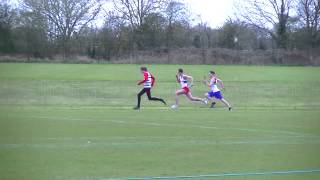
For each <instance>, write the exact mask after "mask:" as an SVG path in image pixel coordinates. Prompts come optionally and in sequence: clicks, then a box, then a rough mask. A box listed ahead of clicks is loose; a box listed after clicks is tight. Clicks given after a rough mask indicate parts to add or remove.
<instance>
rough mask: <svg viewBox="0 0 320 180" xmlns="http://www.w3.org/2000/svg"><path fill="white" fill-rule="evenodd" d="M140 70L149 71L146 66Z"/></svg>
mask: <svg viewBox="0 0 320 180" xmlns="http://www.w3.org/2000/svg"><path fill="white" fill-rule="evenodd" d="M140 70H141V71H147V70H148V69H147V67H144V66H143V67H141V68H140Z"/></svg>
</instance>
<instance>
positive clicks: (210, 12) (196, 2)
mask: <svg viewBox="0 0 320 180" xmlns="http://www.w3.org/2000/svg"><path fill="white" fill-rule="evenodd" d="M10 1H11V2H12V3H13V4H16V3H17V1H18V0H9V2H10ZM181 1H182V2H184V3H185V4H186V5H187V7H188V8H189V9H190V11H191V12H192V13H193V14H194V17H193V18H194V19H195V23H199V22H200V20H202V21H203V22H207V23H208V24H209V26H211V27H213V28H215V27H219V26H222V25H223V23H224V22H225V20H226V19H227V18H228V17H230V16H233V13H234V1H236V0H181ZM197 15H198V16H197ZM200 17H201V19H200ZM102 23H103V20H98V24H100V25H102Z"/></svg>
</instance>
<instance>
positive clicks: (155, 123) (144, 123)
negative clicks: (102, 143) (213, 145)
mask: <svg viewBox="0 0 320 180" xmlns="http://www.w3.org/2000/svg"><path fill="white" fill-rule="evenodd" d="M30 118H38V119H49V120H50V119H51V120H57V119H59V120H67V121H87V122H94V121H98V122H111V123H117V124H135V125H145V126H157V127H175V128H199V129H213V130H231V131H245V132H254V133H268V134H283V135H292V136H305V137H320V136H317V135H313V134H305V133H297V132H292V131H284V130H277V131H274V130H263V129H254V128H224V127H215V126H204V125H179V124H163V123H158V122H128V121H122V120H106V119H95V118H86V119H82V118H67V117H39V116H34V117H30Z"/></svg>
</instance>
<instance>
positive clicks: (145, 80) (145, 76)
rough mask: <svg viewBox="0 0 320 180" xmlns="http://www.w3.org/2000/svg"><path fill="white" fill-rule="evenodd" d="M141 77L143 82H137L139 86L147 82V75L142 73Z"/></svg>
mask: <svg viewBox="0 0 320 180" xmlns="http://www.w3.org/2000/svg"><path fill="white" fill-rule="evenodd" d="M143 76H144V80H141V81H139V82H138V85H141V84H143V83H145V82H147V81H148V74H147V73H144V74H143Z"/></svg>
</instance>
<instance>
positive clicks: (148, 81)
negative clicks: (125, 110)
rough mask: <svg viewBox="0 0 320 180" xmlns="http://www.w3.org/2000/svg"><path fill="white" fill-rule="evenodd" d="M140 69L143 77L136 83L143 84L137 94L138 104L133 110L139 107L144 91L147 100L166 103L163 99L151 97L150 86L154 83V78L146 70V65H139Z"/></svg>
mask: <svg viewBox="0 0 320 180" xmlns="http://www.w3.org/2000/svg"><path fill="white" fill-rule="evenodd" d="M140 70H141V73H142V74H143V77H144V79H143V80H141V81H139V82H138V85H141V84H143V89H142V90H141V91H140V92H139V94H138V104H137V106H136V107H135V108H134V109H135V110H139V109H140V102H141V96H142V95H143V94H144V93H147V96H148V99H149V101H160V102H162V103H163V104H165V105H167V103H166V102H165V101H164V100H163V99H161V98H156V97H151V89H152V87H153V85H154V82H155V78H154V76H153V75H152V74H151V73H149V72H148V70H147V68H146V67H141V68H140Z"/></svg>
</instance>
